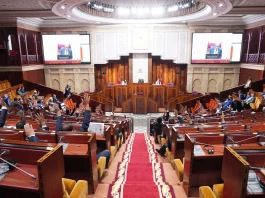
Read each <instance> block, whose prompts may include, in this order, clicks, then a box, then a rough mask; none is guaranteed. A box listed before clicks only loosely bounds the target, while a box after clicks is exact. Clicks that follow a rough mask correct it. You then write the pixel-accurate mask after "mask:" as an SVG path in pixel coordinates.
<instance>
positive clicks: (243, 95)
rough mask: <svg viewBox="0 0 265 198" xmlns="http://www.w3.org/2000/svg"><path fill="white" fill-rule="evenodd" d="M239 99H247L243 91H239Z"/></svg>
mask: <svg viewBox="0 0 265 198" xmlns="http://www.w3.org/2000/svg"><path fill="white" fill-rule="evenodd" d="M238 97H239V100H241V101H242V100H245V99H246V98H245V94H243V93H242V91H241V90H239V91H238Z"/></svg>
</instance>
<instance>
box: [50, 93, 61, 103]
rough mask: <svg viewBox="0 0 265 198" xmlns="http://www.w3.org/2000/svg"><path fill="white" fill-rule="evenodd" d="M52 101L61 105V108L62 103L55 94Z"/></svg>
mask: <svg viewBox="0 0 265 198" xmlns="http://www.w3.org/2000/svg"><path fill="white" fill-rule="evenodd" d="M52 101H53V102H54V103H57V104H59V106H60V104H61V102H60V101H59V100H58V99H57V98H56V95H55V94H52Z"/></svg>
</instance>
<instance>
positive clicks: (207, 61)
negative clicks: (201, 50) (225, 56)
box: [191, 59, 230, 63]
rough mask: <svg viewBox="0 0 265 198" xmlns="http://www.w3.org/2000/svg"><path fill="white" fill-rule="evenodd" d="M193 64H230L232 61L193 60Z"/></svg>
mask: <svg viewBox="0 0 265 198" xmlns="http://www.w3.org/2000/svg"><path fill="white" fill-rule="evenodd" d="M191 63H230V60H220V59H219V60H213V59H205V60H192V61H191Z"/></svg>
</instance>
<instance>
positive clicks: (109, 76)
mask: <svg viewBox="0 0 265 198" xmlns="http://www.w3.org/2000/svg"><path fill="white" fill-rule="evenodd" d="M129 70H130V68H129V57H121V59H120V60H112V61H109V63H107V64H104V65H95V86H96V91H102V89H103V86H107V85H108V84H109V83H110V82H113V83H114V85H116V84H117V82H118V80H120V81H123V80H126V81H127V83H129V82H128V81H129V76H130V75H131V74H130V71H129Z"/></svg>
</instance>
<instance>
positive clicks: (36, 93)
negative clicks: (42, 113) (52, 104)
mask: <svg viewBox="0 0 265 198" xmlns="http://www.w3.org/2000/svg"><path fill="white" fill-rule="evenodd" d="M39 94H40V92H39V91H37V90H35V91H34V93H33V95H32V98H33V99H34V100H39Z"/></svg>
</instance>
